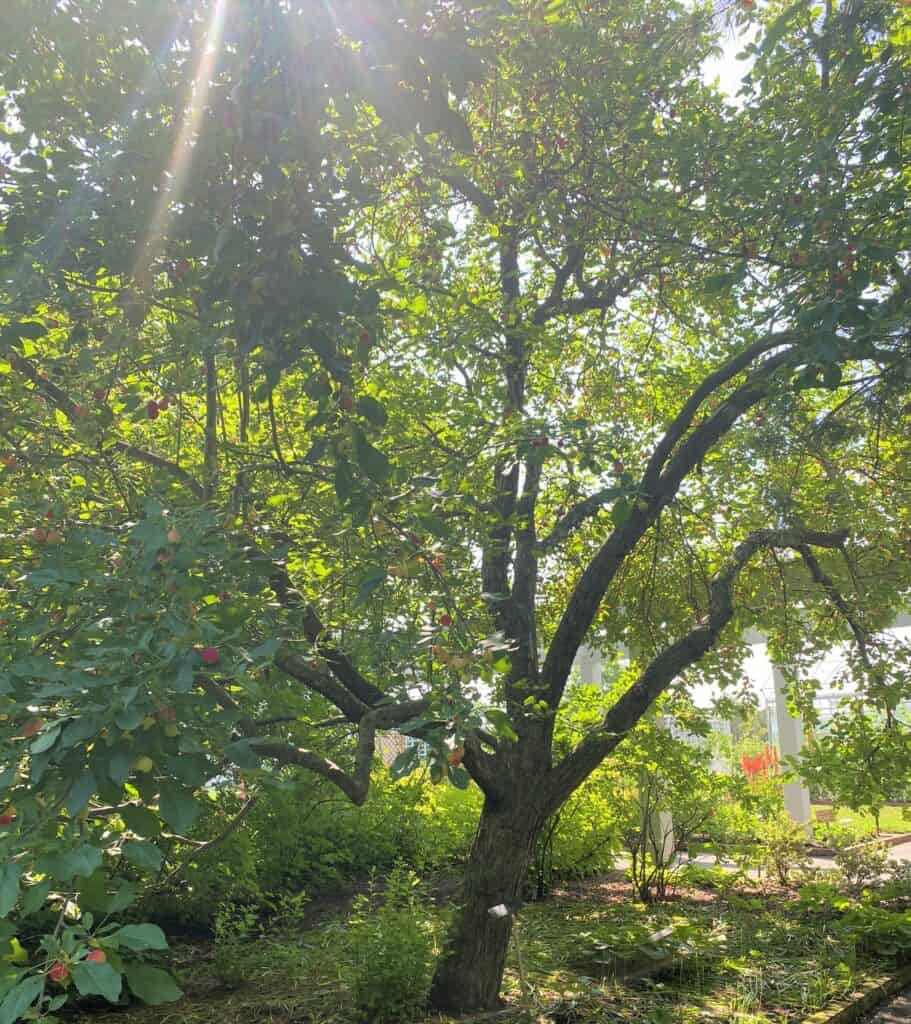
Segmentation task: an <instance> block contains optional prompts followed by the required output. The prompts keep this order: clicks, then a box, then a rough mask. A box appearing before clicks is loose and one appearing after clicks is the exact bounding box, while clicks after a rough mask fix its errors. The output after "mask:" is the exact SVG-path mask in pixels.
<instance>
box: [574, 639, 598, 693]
mask: <svg viewBox="0 0 911 1024" xmlns="http://www.w3.org/2000/svg"><path fill="white" fill-rule="evenodd" d="M576 666H577V668H578V669H579V675H580V677H581V679H582V683H583V685H585V686H592V685H595V686H597V685H600V683H601V652H600V651H596V650H595V649H594V647H587V646H585V645H584V644H583V646H582V647H580V648H579V650H578V651H577V653H576Z"/></svg>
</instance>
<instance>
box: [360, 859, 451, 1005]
mask: <svg viewBox="0 0 911 1024" xmlns="http://www.w3.org/2000/svg"><path fill="white" fill-rule="evenodd" d="M422 896H423V893H422V890H421V884H420V881H419V879H418V877H417V875H416V874H415V873H414V872H413V871H411V870H408V869H405V868H404V867H397V868H395V869H393V871H392V872H391V874H390V875H389V877H388V878H387V879H386V886H385V891H384V894H383V901H382V904H381V905H379V906H378V907H377V902H378V898H377V894H376V893H373V894H372V897H371V896H364V895H361V896H358V897H357V898H356V899H355V903H354V908H353V911H352V915H351V919H350V925H349V930H348V951H349V961H350V963H349V965H348V967H347V973H348V978H347V979H346V980H347V982H348V988H349V991H350V992H351V998H352V1002H353V1004H354V1010H355V1013H356V1014H357V1016H358V1019H359V1020H363V1021H369V1022H371V1024H373V1022H376V1024H383V1022H385V1021H400V1020H404V1019H407V1018H408V1017H410V1016H413V1015H414V1014H415V1013H416V1012H417V1010H418V1009H419V1008H420V1007H421V1006H423V1004H424V1003H425V1002H426V999H427V993H428V991H429V989H430V980H431V974H432V969H433V960H434V945H435V944H434V936H433V930H432V927H431V925H430V924H429V922H428V915H427V914H426V912H424V911H423V910H422V907H421V900H422Z"/></svg>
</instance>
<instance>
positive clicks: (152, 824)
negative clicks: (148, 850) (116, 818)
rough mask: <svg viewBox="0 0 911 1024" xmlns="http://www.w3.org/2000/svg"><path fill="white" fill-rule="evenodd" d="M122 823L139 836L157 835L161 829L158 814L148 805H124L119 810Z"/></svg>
mask: <svg viewBox="0 0 911 1024" xmlns="http://www.w3.org/2000/svg"><path fill="white" fill-rule="evenodd" d="M120 817H121V818H123V821H124V824H125V825H126V827H127V828H128V829H129V830H130V831H131V832H135V833H136V834H137V835H140V836H157V835H158V833H159V832H160V831H161V821H160V820H159V818H158V815H157V814H155V813H153V812H152V811H150V810H149V809H148V807H135V806H133V805H130V806H128V807H124V808H123V809H122V810H121V812H120Z"/></svg>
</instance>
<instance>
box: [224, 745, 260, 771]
mask: <svg viewBox="0 0 911 1024" xmlns="http://www.w3.org/2000/svg"><path fill="white" fill-rule="evenodd" d="M253 743H254V739H253V738H252V737H250V738H246V739H242V740H235V741H234V742H233V743H227V744H225V757H227V758H228V760H229V761H233V762H234V764H236V765H237V766H238V767H239V768H251V769H252V768H258V767H259V765H260V761H261V760H262V759H261V758H260V756H259V754H257V753H256V752H255V751H254V750H253Z"/></svg>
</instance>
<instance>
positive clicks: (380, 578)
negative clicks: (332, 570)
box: [356, 568, 386, 604]
mask: <svg viewBox="0 0 911 1024" xmlns="http://www.w3.org/2000/svg"><path fill="white" fill-rule="evenodd" d="M385 580H386V570H385V569H383V568H373V569H368V570H367V572H365V573H364V575H363V576H361V578H360V580H359V581H358V585H357V598H356V601H357V603H358V604H364V603H365V602H366V601H367V600H368V598H369V597H370V595H371V594H373V592H374V591H375V590H377V589H378V588H379V587H381V586H382V585H383V583H384V582H385Z"/></svg>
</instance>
